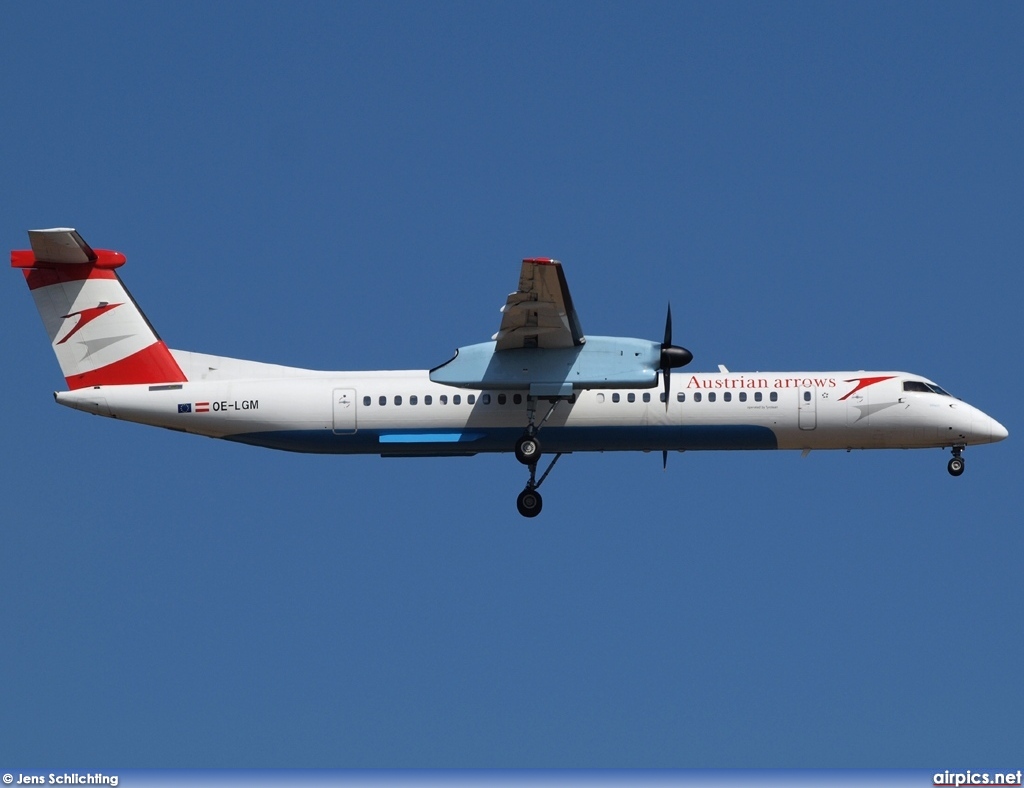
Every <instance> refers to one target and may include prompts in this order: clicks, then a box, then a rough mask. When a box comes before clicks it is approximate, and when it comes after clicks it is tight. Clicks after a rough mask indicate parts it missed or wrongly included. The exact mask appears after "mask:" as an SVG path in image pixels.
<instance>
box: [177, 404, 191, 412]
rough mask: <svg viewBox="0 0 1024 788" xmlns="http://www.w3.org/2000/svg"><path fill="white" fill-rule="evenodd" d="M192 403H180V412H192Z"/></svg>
mask: <svg viewBox="0 0 1024 788" xmlns="http://www.w3.org/2000/svg"><path fill="white" fill-rule="evenodd" d="M191 412H192V403H191V402H186V403H185V404H184V405H178V413H191Z"/></svg>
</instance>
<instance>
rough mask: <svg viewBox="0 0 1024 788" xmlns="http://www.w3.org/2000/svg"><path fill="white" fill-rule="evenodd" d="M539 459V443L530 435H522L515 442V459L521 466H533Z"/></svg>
mask: <svg viewBox="0 0 1024 788" xmlns="http://www.w3.org/2000/svg"><path fill="white" fill-rule="evenodd" d="M539 458H540V441H538V440H537V439H536V438H535V437H534V436H532V435H524V436H523V437H521V438H520V439H519V440H517V441H516V459H517V460H519V462H521V463H522V464H523V465H535V464H536V463H537V460H538V459H539Z"/></svg>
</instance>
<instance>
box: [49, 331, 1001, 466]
mask: <svg viewBox="0 0 1024 788" xmlns="http://www.w3.org/2000/svg"><path fill="white" fill-rule="evenodd" d="M172 352H173V354H174V357H175V359H176V360H177V361H178V363H179V364H180V365H181V367H182V369H183V370H184V371H185V373H186V375H187V377H188V381H187V382H182V383H172V384H158V385H145V384H137V385H105V386H95V387H90V388H83V389H78V390H75V391H70V392H59V393H57V394H56V399H57V401H58V402H60V403H61V404H63V405H67V406H69V407H73V408H78V409H80V410H85V411H88V412H91V413H97V414H99V415H104V416H111V417H114V418H118V419H124V420H126V421H134V422H139V423H143V424H151V425H155V426H160V427H166V428H168V429H174V430H181V431H184V432H191V433H196V434H199V435H206V436H210V437H215V438H225V439H228V440H235V441H240V442H243V443H249V444H253V445H258V446H266V447H270V448H276V449H285V450H289V451H301V452H320V453H338V454H380V455H385V456H388V455H390V456H408V455H420V456H450V455H468V454H476V453H479V452H508V451H512V449H513V446H514V444H515V441H516V439H517V438H518V437H519V436H520V435H522V434H523V431H524V429H525V428H526V426H527V424H528V415H527V398H526V393H525V392H517V391H487V390H475V389H467V388H460V387H454V386H447V385H442V384H438V383H433V382H431V381H430V379H429V377H428V372H427V371H426V370H407V371H376V372H318V371H312V370H303V369H297V368H293V367H280V366H276V365H271V364H260V363H257V362H246V361H239V360H234V359H226V358H221V357H216V356H207V355H203V354H196V353H185V352H182V351H172ZM671 384H672V388H671V391H670V392H669V396H668V402H667V403H666V402H665V401H664V399H663V397H664V395H663V391H662V389H661V388H645V389H591V390H586V391H580V392H578V393H577V394H576V395H575V396H574V398H573V399H572V400H569V401H567V400H562V401H559V402H557V404H555V405H554V410H553V411H552V413H551V415H550V417H549V418H548V420H547V421H546V422H545V423H544V425H543V427H542V429H541V433H540V437H541V440H542V442H543V446H544V451H545V452H573V451H617V450H621V451H634V450H651V451H654V450H657V451H688V450H718V449H876V448H925V447H950V446H966V445H972V444H980V443H992V442H995V441H998V440H1002V439H1003V438H1005V437H1006V434H1007V433H1006V430H1005V429H1004V428H1003V427H1002V425H1000V424H999V423H998V422H997V421H995V420H994V419H992V418H991V417H989V416H987V415H986V414H984V413H983V412H981V411H980V410H978V409H977V408H974V407H972V406H971V405H968V404H967V403H966V402H963V401H961V400H958V399H956V398H954V397H951V396H949V395H948V394H946V393H945V392H943V391H942V390H941V389H938V387H935V386H934V384H932V383H931V381H928V380H927V379H926V378H922V377H921V376H918V375H911V374H908V373H904V372H865V371H856V372H850V371H847V372H784V373H780V372H754V373H739V372H721V373H688V372H679V373H677V374H676V375H674V376H672V379H671ZM932 388H934V389H935V390H931V389H932ZM536 407H537V416H536V418H537V420H538V422H539V421H540V420H541V419H542V418H543V417H544V415H545V414H546V413H547V412H548V409H549V408H550V407H551V405H550V404H549V403H547V402H545V401H543V400H542V401H541V402H539V403H537V406H536Z"/></svg>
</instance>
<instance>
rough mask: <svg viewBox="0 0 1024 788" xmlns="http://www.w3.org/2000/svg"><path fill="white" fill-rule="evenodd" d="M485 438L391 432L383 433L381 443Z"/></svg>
mask: <svg viewBox="0 0 1024 788" xmlns="http://www.w3.org/2000/svg"><path fill="white" fill-rule="evenodd" d="M482 437H484V434H483V433H482V432H389V433H382V434H381V435H380V436H379V437H378V438H377V441H378V442H379V443H468V442H470V441H476V440H480V439H481V438H482Z"/></svg>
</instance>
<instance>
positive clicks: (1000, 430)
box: [989, 416, 1010, 442]
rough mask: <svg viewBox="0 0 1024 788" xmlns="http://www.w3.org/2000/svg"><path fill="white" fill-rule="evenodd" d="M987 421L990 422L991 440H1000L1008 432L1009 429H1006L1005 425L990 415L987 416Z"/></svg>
mask: <svg viewBox="0 0 1024 788" xmlns="http://www.w3.org/2000/svg"><path fill="white" fill-rule="evenodd" d="M989 421H990V422H992V425H991V433H992V441H993V442H995V441H1001V440H1003V439H1004V438H1006V437H1007V436H1008V435H1009V434H1010V432H1009V430H1007V429H1006V427H1004V426H1003V425H1002V424H1000V423H999V422H998V421H996V420H995V419H993V418H992V417H991V416H989Z"/></svg>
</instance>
